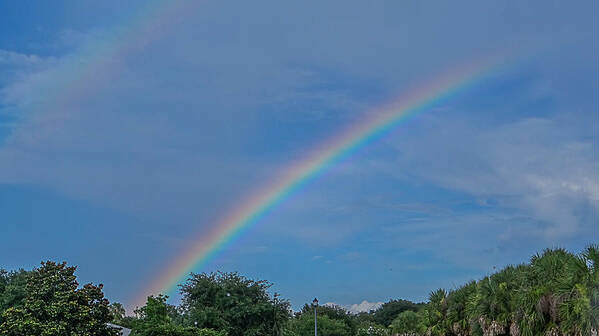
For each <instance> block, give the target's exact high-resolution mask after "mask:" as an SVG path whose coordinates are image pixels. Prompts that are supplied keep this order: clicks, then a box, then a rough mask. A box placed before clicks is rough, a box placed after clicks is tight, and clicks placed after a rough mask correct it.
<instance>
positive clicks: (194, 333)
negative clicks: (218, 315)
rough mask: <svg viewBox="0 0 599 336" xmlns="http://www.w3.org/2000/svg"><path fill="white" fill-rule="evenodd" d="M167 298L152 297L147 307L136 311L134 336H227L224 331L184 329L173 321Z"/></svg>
mask: <svg viewBox="0 0 599 336" xmlns="http://www.w3.org/2000/svg"><path fill="white" fill-rule="evenodd" d="M167 298H168V297H167V296H163V295H159V296H150V297H148V301H147V303H146V305H145V306H143V307H141V308H139V309H137V310H136V311H135V313H136V315H137V316H138V317H139V318H138V319H137V320H136V321H135V322H134V323H133V333H132V336H225V335H226V333H225V332H224V331H216V330H212V329H198V328H195V327H190V326H189V327H184V326H182V325H181V324H177V323H175V322H174V321H173V318H172V317H171V315H172V308H171V307H172V306H170V305H169V304H167V303H166V300H167Z"/></svg>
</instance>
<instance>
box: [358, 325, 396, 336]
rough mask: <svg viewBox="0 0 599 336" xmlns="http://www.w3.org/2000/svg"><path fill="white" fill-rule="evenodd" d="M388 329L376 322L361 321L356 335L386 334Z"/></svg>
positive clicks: (382, 335) (374, 335)
mask: <svg viewBox="0 0 599 336" xmlns="http://www.w3.org/2000/svg"><path fill="white" fill-rule="evenodd" d="M387 335H389V329H387V328H385V327H383V326H382V325H380V324H376V323H363V324H361V325H359V326H358V329H357V331H356V336H387Z"/></svg>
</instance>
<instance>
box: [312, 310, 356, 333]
mask: <svg viewBox="0 0 599 336" xmlns="http://www.w3.org/2000/svg"><path fill="white" fill-rule="evenodd" d="M316 311H317V313H318V316H326V317H328V318H329V319H331V320H336V321H342V322H343V323H344V324H345V325H346V326H347V328H348V329H349V330H350V331H351V333H352V334H355V332H356V327H357V323H356V318H355V316H353V315H352V314H350V313H349V312H348V311H347V310H345V309H344V308H343V307H340V306H336V305H324V306H318V307H316ZM300 315H302V316H303V315H307V316H311V318H314V308H313V307H312V306H310V305H308V304H305V305H304V307H302V310H301V311H300Z"/></svg>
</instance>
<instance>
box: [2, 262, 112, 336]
mask: <svg viewBox="0 0 599 336" xmlns="http://www.w3.org/2000/svg"><path fill="white" fill-rule="evenodd" d="M75 270H76V268H75V267H67V265H66V263H60V264H58V263H54V262H51V261H48V262H43V263H42V264H41V267H39V268H37V269H34V270H33V271H32V272H31V273H30V274H29V275H28V276H27V284H26V286H25V297H24V299H23V303H22V304H20V305H16V306H14V307H11V308H8V309H7V310H6V311H4V313H3V314H2V324H0V335H3V336H23V335H41V336H110V335H116V330H114V329H110V328H109V327H108V326H107V325H106V323H108V322H110V321H111V320H112V316H111V314H110V311H109V309H108V304H109V302H108V300H106V299H105V298H104V294H103V293H102V285H99V286H94V285H92V284H87V285H84V286H83V288H78V287H79V284H78V283H77V278H76V276H75Z"/></svg>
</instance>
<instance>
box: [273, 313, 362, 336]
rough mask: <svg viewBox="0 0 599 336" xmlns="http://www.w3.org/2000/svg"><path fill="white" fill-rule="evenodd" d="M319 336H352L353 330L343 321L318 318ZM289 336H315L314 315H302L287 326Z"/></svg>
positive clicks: (323, 317)
mask: <svg viewBox="0 0 599 336" xmlns="http://www.w3.org/2000/svg"><path fill="white" fill-rule="evenodd" d="M317 321H318V335H319V336H352V335H353V333H352V330H351V329H350V327H349V326H348V325H347V324H346V323H345V322H344V321H343V320H339V319H333V318H330V317H328V316H326V315H322V316H318V318H317ZM287 329H288V331H286V332H285V334H287V335H297V336H304V335H314V315H310V314H301V316H299V317H298V318H295V319H293V320H291V321H290V323H289V324H288V326H287Z"/></svg>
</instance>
